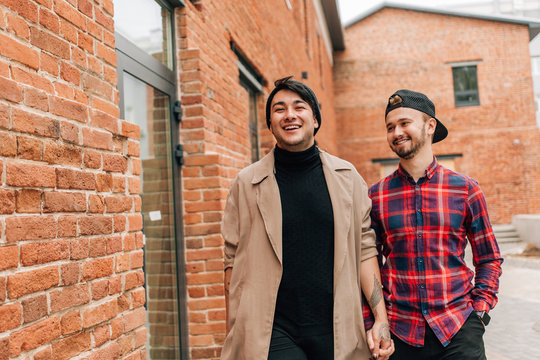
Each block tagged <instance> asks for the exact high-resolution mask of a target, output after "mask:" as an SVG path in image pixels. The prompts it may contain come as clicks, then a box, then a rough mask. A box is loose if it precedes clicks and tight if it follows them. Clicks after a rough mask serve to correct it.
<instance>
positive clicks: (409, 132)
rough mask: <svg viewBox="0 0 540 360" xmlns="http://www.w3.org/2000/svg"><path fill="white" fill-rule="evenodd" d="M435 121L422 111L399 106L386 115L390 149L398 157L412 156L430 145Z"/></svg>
mask: <svg viewBox="0 0 540 360" xmlns="http://www.w3.org/2000/svg"><path fill="white" fill-rule="evenodd" d="M436 125H437V122H436V120H435V119H433V118H429V117H428V116H427V115H425V114H424V113H422V112H420V111H418V110H414V109H411V108H406V107H400V108H397V109H395V110H392V111H390V112H389V113H388V115H387V116H386V139H387V140H388V145H390V149H392V151H393V152H395V153H396V154H397V155H398V156H399V157H400V158H402V159H405V160H409V159H412V158H414V157H415V156H416V155H417V154H418V153H419V152H421V151H422V150H423V149H424V148H426V146H431V138H432V136H433V133H434V132H435V127H436Z"/></svg>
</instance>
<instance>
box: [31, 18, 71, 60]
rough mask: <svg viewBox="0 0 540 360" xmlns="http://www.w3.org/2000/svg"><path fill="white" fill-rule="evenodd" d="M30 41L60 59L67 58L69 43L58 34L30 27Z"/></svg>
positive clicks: (68, 55)
mask: <svg viewBox="0 0 540 360" xmlns="http://www.w3.org/2000/svg"><path fill="white" fill-rule="evenodd" d="M30 43H31V44H32V45H34V46H37V47H38V48H40V49H42V50H45V51H47V52H50V53H51V54H53V55H56V56H58V57H61V58H62V59H69V57H70V52H69V43H68V42H67V41H65V40H63V39H61V38H59V37H58V36H55V35H52V34H50V33H48V32H45V31H43V30H40V29H38V28H36V27H33V26H32V27H30Z"/></svg>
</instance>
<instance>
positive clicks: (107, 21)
mask: <svg viewBox="0 0 540 360" xmlns="http://www.w3.org/2000/svg"><path fill="white" fill-rule="evenodd" d="M94 16H95V18H96V21H97V23H98V24H100V25H103V26H104V27H105V28H106V29H107V30H109V31H114V23H113V19H112V16H110V15H107V14H105V13H104V12H102V11H101V10H100V9H99V8H94Z"/></svg>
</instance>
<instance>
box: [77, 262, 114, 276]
mask: <svg viewBox="0 0 540 360" xmlns="http://www.w3.org/2000/svg"><path fill="white" fill-rule="evenodd" d="M113 270H114V269H113V258H103V259H95V260H90V261H88V262H86V263H84V264H83V268H82V279H83V280H92V279H97V278H101V277H105V276H109V275H112V273H113Z"/></svg>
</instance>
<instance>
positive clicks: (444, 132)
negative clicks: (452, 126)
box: [433, 118, 448, 144]
mask: <svg viewBox="0 0 540 360" xmlns="http://www.w3.org/2000/svg"><path fill="white" fill-rule="evenodd" d="M434 119H435V120H437V126H436V127H435V133H434V134H433V144H435V143H436V142H439V141H442V140H444V139H445V138H446V136H448V129H447V128H446V126H444V125H443V123H442V122H440V121H439V119H437V118H434Z"/></svg>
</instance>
